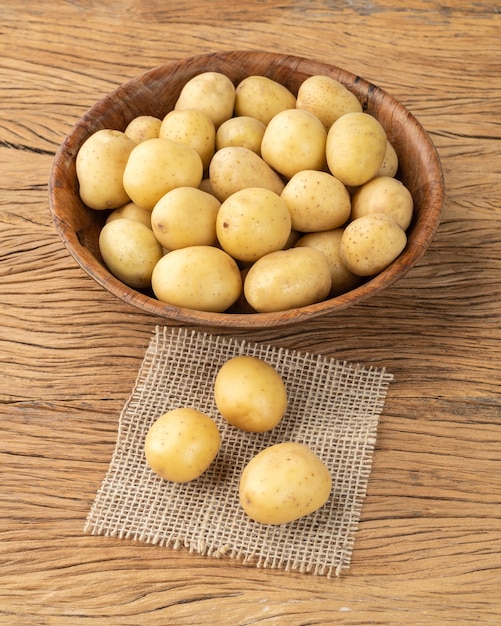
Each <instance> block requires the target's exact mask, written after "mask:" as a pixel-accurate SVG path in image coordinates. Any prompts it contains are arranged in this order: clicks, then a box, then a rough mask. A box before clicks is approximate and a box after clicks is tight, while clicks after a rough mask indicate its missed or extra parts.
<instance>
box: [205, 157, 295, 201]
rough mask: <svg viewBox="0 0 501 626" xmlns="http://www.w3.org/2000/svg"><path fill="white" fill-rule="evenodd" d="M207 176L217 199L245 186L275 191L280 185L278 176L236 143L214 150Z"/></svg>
mask: <svg viewBox="0 0 501 626" xmlns="http://www.w3.org/2000/svg"><path fill="white" fill-rule="evenodd" d="M209 180H210V184H211V188H212V191H213V193H214V195H215V196H216V197H217V198H218V199H219V200H220V201H221V202H223V201H224V200H226V198H229V196H231V195H232V194H234V193H235V192H237V191H240V190H241V189H246V188H248V187H264V188H265V189H269V190H270V191H273V192H274V193H276V194H278V195H280V194H281V193H282V190H283V188H284V182H283V181H282V179H281V178H280V176H279V175H278V174H277V173H276V172H275V171H273V169H272V168H271V167H270V166H269V165H268V164H267V163H265V161H263V159H262V158H261V157H260V156H259V155H257V154H255V153H254V152H252V150H249V149H248V148H242V147H240V146H228V147H227V148H221V150H218V151H217V152H216V154H215V155H214V157H213V158H212V161H211V163H210V166H209Z"/></svg>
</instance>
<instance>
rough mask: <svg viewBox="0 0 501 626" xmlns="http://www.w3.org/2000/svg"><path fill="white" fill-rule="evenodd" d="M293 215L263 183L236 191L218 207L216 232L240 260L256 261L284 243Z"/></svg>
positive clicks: (220, 239)
mask: <svg viewBox="0 0 501 626" xmlns="http://www.w3.org/2000/svg"><path fill="white" fill-rule="evenodd" d="M290 232H291V216H290V213H289V210H288V208H287V205H286V203H285V201H284V200H282V198H281V197H280V196H279V195H277V194H276V193H274V192H273V191H270V190H269V189H265V188H264V187H248V188H247V189H241V190H240V191H237V192H235V193H234V194H232V195H231V196H230V197H229V198H227V199H226V200H225V201H224V202H223V203H222V204H221V207H220V208H219V212H218V214H217V219H216V234H217V239H218V241H219V244H220V246H221V247H222V248H223V250H226V252H227V253H228V254H230V255H231V256H232V257H233V258H235V259H238V260H240V261H249V262H252V261H256V260H257V259H259V258H261V257H262V256H264V255H265V254H268V253H269V252H273V251H274V250H280V249H281V248H283V247H284V245H285V243H286V242H287V240H288V238H289V235H290Z"/></svg>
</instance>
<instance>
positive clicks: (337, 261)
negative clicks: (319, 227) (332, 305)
mask: <svg viewBox="0 0 501 626" xmlns="http://www.w3.org/2000/svg"><path fill="white" fill-rule="evenodd" d="M343 232H344V229H343V228H336V229H334V230H325V231H322V232H318V233H308V234H306V235H303V236H302V237H301V238H300V239H299V240H298V241H297V243H296V246H298V247H310V248H316V249H317V250H319V251H320V252H322V253H323V254H324V255H325V257H326V258H327V261H328V263H329V268H330V271H331V282H332V285H331V290H330V293H329V296H330V297H335V296H339V295H340V294H342V293H346V292H347V291H351V289H355V287H358V285H360V283H361V282H362V278H361V277H360V276H357V275H356V274H353V272H350V270H349V269H348V268H347V267H346V266H345V264H344V263H343V260H342V258H341V239H342V237H343Z"/></svg>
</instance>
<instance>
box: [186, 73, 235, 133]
mask: <svg viewBox="0 0 501 626" xmlns="http://www.w3.org/2000/svg"><path fill="white" fill-rule="evenodd" d="M234 105H235V85H234V84H233V83H232V82H231V80H230V79H229V78H228V76H225V75H224V74H221V73H220V72H202V73H201V74H197V75H196V76H194V77H193V78H191V79H190V80H189V81H188V82H187V83H186V84H185V85H184V87H183V88H182V90H181V93H180V94H179V97H178V99H177V101H176V104H175V106H174V109H175V110H177V111H182V110H183V109H199V110H200V111H203V112H204V113H205V114H206V115H208V116H209V117H210V119H211V120H212V121H213V122H214V126H215V127H216V128H218V127H219V126H220V125H221V124H222V123H223V122H224V121H226V120H228V119H230V117H232V115H233V107H234Z"/></svg>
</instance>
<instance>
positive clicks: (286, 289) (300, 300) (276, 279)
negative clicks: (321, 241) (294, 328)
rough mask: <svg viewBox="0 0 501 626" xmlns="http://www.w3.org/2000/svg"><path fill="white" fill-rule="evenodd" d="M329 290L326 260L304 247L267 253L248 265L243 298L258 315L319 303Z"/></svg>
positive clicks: (328, 271)
mask: <svg viewBox="0 0 501 626" xmlns="http://www.w3.org/2000/svg"><path fill="white" fill-rule="evenodd" d="M330 288H331V272H330V268H329V263H328V261H327V258H326V257H325V255H324V254H322V252H319V251H318V250H315V249H314V248H307V247H305V248H302V247H299V248H289V249H288V250H278V251H277V252H270V253H269V254H267V255H265V256H263V257H261V258H260V259H259V260H257V261H256V262H255V263H254V265H252V267H251V268H250V269H249V271H248V273H247V276H246V278H245V282H244V294H245V298H246V299H247V301H248V302H249V304H250V305H251V306H252V307H253V308H254V309H255V310H256V311H258V312H260V313H268V312H272V311H285V310H288V309H294V308H296V307H302V306H307V305H308V304H314V303H315V302H320V301H321V300H324V299H325V298H326V297H327V296H328V295H329V292H330Z"/></svg>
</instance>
